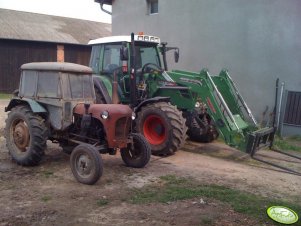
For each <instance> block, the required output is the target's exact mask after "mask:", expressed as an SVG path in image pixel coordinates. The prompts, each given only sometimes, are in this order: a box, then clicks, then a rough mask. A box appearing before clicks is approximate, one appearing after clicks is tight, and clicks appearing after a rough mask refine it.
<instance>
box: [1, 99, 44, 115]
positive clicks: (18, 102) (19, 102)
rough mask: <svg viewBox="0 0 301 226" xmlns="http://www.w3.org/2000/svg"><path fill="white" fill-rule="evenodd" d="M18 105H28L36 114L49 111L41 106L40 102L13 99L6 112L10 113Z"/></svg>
mask: <svg viewBox="0 0 301 226" xmlns="http://www.w3.org/2000/svg"><path fill="white" fill-rule="evenodd" d="M17 105H28V106H29V107H30V109H31V110H32V112H34V113H47V110H46V109H45V108H44V107H43V106H42V105H40V104H39V103H38V102H36V101H34V100H32V99H28V98H22V99H20V98H13V99H11V100H10V102H9V104H8V106H7V107H5V112H8V111H10V110H11V109H12V108H13V107H15V106H17Z"/></svg>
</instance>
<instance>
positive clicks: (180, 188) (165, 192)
mask: <svg viewBox="0 0 301 226" xmlns="http://www.w3.org/2000/svg"><path fill="white" fill-rule="evenodd" d="M160 178H161V180H162V184H159V185H156V186H154V185H153V186H147V187H144V188H143V189H140V190H138V189H136V190H135V191H134V195H133V196H132V197H131V198H130V201H131V202H132V203H134V204H145V203H151V202H161V203H168V202H173V201H177V200H185V199H191V198H195V197H202V198H208V199H214V200H219V201H221V202H224V203H227V204H229V205H230V206H231V207H232V208H233V210H235V211H236V212H238V213H242V214H246V215H249V216H251V217H254V218H257V219H259V220H261V221H263V220H266V219H267V216H266V214H265V213H266V209H267V208H268V207H269V206H272V205H283V206H287V207H290V208H292V209H293V210H295V211H296V212H297V213H301V206H300V205H298V204H295V203H288V202H283V201H279V200H273V199H269V198H264V197H261V196H258V195H254V194H251V193H248V192H242V191H239V190H235V189H231V188H227V187H225V186H218V185H203V184H199V183H197V182H196V181H194V180H193V179H190V178H178V177H176V176H174V175H167V176H163V177H160ZM204 220H205V221H206V219H204Z"/></svg>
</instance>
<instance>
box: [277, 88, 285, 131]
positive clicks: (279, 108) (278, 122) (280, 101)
mask: <svg viewBox="0 0 301 226" xmlns="http://www.w3.org/2000/svg"><path fill="white" fill-rule="evenodd" d="M283 90H284V82H282V83H281V90H280V98H279V106H278V114H277V128H278V127H279V124H280V113H281V107H282V96H283Z"/></svg>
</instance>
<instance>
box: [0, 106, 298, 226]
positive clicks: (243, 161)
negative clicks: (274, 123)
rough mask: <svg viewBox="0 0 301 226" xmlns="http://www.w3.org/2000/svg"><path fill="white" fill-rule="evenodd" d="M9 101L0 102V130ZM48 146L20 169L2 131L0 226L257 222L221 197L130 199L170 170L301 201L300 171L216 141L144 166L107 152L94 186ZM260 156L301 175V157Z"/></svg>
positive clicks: (191, 145)
mask: <svg viewBox="0 0 301 226" xmlns="http://www.w3.org/2000/svg"><path fill="white" fill-rule="evenodd" d="M6 104H7V102H4V101H1V102H0V118H1V120H0V123H1V124H0V128H1V129H3V127H4V120H5V118H6V114H5V113H4V111H3V110H4V106H5V105H6ZM1 129H0V131H1ZM47 145H48V148H47V151H46V155H45V157H44V158H43V160H42V162H41V164H40V165H39V166H37V167H21V166H18V165H17V164H15V163H14V162H12V161H11V158H10V156H9V154H8V151H7V149H6V146H5V139H4V137H3V135H2V133H0V209H1V211H0V225H22V226H24V225H96V224H101V225H141V224H143V225H257V223H258V222H257V221H256V219H252V218H250V217H247V216H245V215H243V214H239V213H237V212H235V211H233V210H232V209H231V207H229V206H227V205H226V204H224V203H220V202H218V201H216V200H206V199H203V200H201V199H200V198H194V199H189V200H183V201H175V202H170V203H150V204H139V205H138V204H132V203H130V202H128V201H127V197H128V196H129V195H130V194H129V191H131V190H132V189H143V186H146V185H150V184H154V183H158V181H159V180H160V179H159V177H160V176H163V175H168V174H173V175H177V176H184V177H192V178H194V179H196V180H198V181H199V182H201V183H204V184H217V185H224V186H227V187H231V188H235V189H239V190H242V191H248V192H251V193H255V194H260V195H263V196H266V197H274V198H275V199H278V200H279V203H280V204H281V201H282V200H294V201H296V202H298V201H300V202H301V200H300V197H301V189H300V188H301V180H300V177H299V176H296V175H292V174H288V173H285V172H283V171H282V170H280V169H277V168H275V167H272V166H269V165H266V164H263V163H261V162H258V161H255V160H253V159H251V158H250V157H249V156H248V155H246V154H244V153H242V152H239V151H237V150H235V149H232V148H229V147H228V146H226V145H224V144H222V143H218V142H214V143H212V144H198V143H194V142H187V144H186V145H185V147H184V148H183V149H184V150H186V151H183V150H182V151H178V152H177V153H176V154H175V155H173V156H170V157H168V158H159V157H154V156H152V158H151V161H150V163H149V164H148V165H147V166H146V167H145V168H143V169H133V168H129V167H126V166H125V165H124V163H123V162H122V160H121V158H120V156H119V155H116V156H109V155H103V160H104V161H103V162H104V173H103V177H102V178H101V179H100V180H99V181H98V182H97V183H96V184H95V185H94V186H87V185H82V184H79V183H78V182H77V181H76V180H75V179H74V177H73V175H72V173H71V170H70V167H69V156H68V155H66V154H64V153H62V151H61V149H60V148H59V147H58V145H56V144H52V143H50V142H48V143H47ZM258 155H259V157H261V158H268V159H270V160H272V161H274V162H281V163H282V164H284V165H285V166H287V167H291V168H293V169H295V170H299V171H300V172H301V161H296V160H292V159H289V158H287V157H284V156H281V155H278V154H277V153H273V152H269V151H261V152H260V153H258ZM299 214H300V213H299ZM263 215H265V213H263Z"/></svg>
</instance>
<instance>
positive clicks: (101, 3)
mask: <svg viewBox="0 0 301 226" xmlns="http://www.w3.org/2000/svg"><path fill="white" fill-rule="evenodd" d="M104 1H105V0H101V1H100V9H101V10H102V11H103V12H105V13H107V14H109V15H112V12H110V11H108V10H106V9H104V8H103V5H104Z"/></svg>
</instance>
